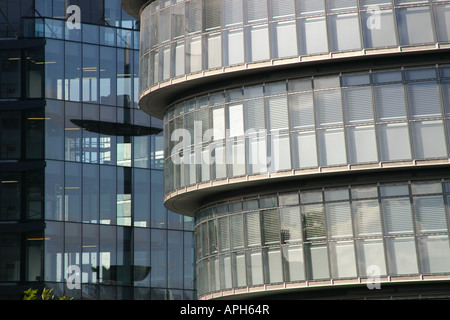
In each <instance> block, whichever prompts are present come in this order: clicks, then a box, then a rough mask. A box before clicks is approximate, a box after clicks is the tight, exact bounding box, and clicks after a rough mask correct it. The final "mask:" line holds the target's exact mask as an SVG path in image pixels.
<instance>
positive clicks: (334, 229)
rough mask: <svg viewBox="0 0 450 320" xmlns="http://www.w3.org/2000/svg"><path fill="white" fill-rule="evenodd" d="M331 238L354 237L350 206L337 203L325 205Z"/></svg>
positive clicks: (344, 203) (345, 203) (346, 203)
mask: <svg viewBox="0 0 450 320" xmlns="http://www.w3.org/2000/svg"><path fill="white" fill-rule="evenodd" d="M325 209H326V212H327V223H328V230H329V236H330V237H331V238H333V239H337V238H348V237H351V236H352V235H353V231H352V219H351V212H350V204H349V203H348V202H335V203H327V204H325Z"/></svg>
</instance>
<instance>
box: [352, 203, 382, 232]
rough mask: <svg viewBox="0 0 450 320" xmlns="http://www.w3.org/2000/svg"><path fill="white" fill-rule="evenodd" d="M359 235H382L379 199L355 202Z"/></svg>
mask: <svg viewBox="0 0 450 320" xmlns="http://www.w3.org/2000/svg"><path fill="white" fill-rule="evenodd" d="M353 210H354V216H355V222H356V234H357V235H358V236H375V235H381V217H380V209H379V205H378V200H361V201H354V202H353Z"/></svg>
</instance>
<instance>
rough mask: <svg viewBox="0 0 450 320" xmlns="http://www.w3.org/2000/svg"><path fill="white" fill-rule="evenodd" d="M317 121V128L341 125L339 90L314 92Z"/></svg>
mask: <svg viewBox="0 0 450 320" xmlns="http://www.w3.org/2000/svg"><path fill="white" fill-rule="evenodd" d="M314 101H315V104H316V113H317V121H318V123H317V124H318V125H319V126H322V127H323V126H334V125H341V124H342V104H341V91H340V90H325V91H316V92H315V93H314Z"/></svg>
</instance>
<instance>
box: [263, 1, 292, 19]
mask: <svg viewBox="0 0 450 320" xmlns="http://www.w3.org/2000/svg"><path fill="white" fill-rule="evenodd" d="M269 7H270V19H271V20H276V19H287V18H292V17H294V15H295V2H294V0H269Z"/></svg>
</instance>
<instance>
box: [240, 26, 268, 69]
mask: <svg viewBox="0 0 450 320" xmlns="http://www.w3.org/2000/svg"><path fill="white" fill-rule="evenodd" d="M246 37H247V39H246V44H245V45H246V46H245V47H246V56H247V59H246V61H247V62H254V61H261V60H269V59H270V46H269V29H268V27H267V25H261V26H250V27H247V28H246Z"/></svg>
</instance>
